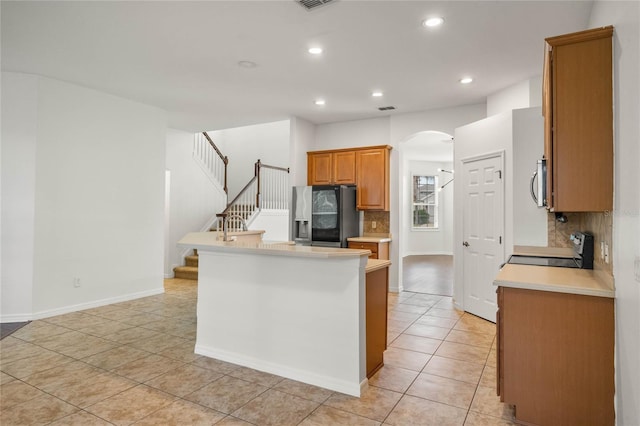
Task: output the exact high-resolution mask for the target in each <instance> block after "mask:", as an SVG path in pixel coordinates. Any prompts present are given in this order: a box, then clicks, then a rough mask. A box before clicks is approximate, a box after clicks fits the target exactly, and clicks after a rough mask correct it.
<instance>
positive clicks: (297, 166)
mask: <svg viewBox="0 0 640 426" xmlns="http://www.w3.org/2000/svg"><path fill="white" fill-rule="evenodd" d="M290 122H291V128H290V131H289V134H290V136H291V142H290V145H289V164H290V165H291V166H290V168H291V170H290V176H289V182H291V186H304V185H306V184H307V151H312V150H313V149H312V148H311V147H312V146H313V143H314V139H315V132H316V125H315V124H313V123H310V122H308V121H306V120H303V119H301V118H299V117H292V118H291V120H290Z"/></svg>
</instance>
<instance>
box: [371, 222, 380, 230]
mask: <svg viewBox="0 0 640 426" xmlns="http://www.w3.org/2000/svg"><path fill="white" fill-rule="evenodd" d="M376 226H378V224H377V223H376V221H375V220H374V221H373V222H371V228H373V229H376Z"/></svg>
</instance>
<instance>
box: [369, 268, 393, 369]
mask: <svg viewBox="0 0 640 426" xmlns="http://www.w3.org/2000/svg"><path fill="white" fill-rule="evenodd" d="M388 291H389V268H388V267H385V268H382V269H377V270H375V271H371V272H367V275H366V328H367V378H371V377H372V376H373V375H374V374H375V373H376V372H377V371H378V370H379V369H380V368H382V366H383V364H384V358H383V357H384V351H385V349H387V294H388Z"/></svg>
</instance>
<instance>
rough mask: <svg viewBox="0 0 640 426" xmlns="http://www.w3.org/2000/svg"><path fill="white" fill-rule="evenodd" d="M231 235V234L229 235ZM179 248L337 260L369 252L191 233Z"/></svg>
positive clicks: (368, 252)
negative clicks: (231, 239) (233, 239)
mask: <svg viewBox="0 0 640 426" xmlns="http://www.w3.org/2000/svg"><path fill="white" fill-rule="evenodd" d="M231 235H233V234H231ZM178 246H179V247H185V248H195V249H198V250H205V251H228V252H235V253H259V254H265V255H273V256H290V257H317V258H339V257H360V256H369V254H371V251H369V250H360V249H344V248H333V247H315V246H299V245H292V244H290V243H289V242H282V243H278V242H269V243H266V242H249V241H247V242H243V241H221V240H219V239H218V233H217V232H191V233H189V234H187V235H185V236H184V237H183V238H182V239H181V240H180V241H178Z"/></svg>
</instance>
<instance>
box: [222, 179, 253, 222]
mask: <svg viewBox="0 0 640 426" xmlns="http://www.w3.org/2000/svg"><path fill="white" fill-rule="evenodd" d="M257 178H258V177H257V176H254V177H252V178H251V180H250V181H249V183H247V184H246V185H245V186H244V188H242V190H241V191H240V192H238V195H236V197H235V198H234V199H233V200H231V202H230V203H229V204H228V205H227V208H225V209H224V210H223V212H222V213H218V214H216V216H221V215H225V216H226V215H227V212H228V211H229V209H230V208H231V206H233V204H234V203H235V202H236V201H238V200H239V199H240V197H241V196H242V195H243V194H244V193H245V192H247V191H248V190H249V187H251V184H252V183H253V182H255V181H256V179H257Z"/></svg>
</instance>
